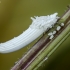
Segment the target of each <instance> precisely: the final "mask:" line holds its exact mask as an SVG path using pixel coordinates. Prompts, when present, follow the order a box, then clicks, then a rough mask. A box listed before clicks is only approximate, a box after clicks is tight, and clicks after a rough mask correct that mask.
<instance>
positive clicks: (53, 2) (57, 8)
mask: <svg viewBox="0 0 70 70" xmlns="http://www.w3.org/2000/svg"><path fill="white" fill-rule="evenodd" d="M69 4H70V0H0V42H5V41H7V40H9V39H11V38H13V37H15V36H18V35H19V34H21V33H22V32H23V31H24V30H26V29H27V28H28V26H29V25H30V24H31V22H32V21H31V19H30V17H33V16H45V15H48V14H53V13H55V12H58V13H59V14H58V15H59V16H61V15H62V14H63V13H64V12H65V10H66V9H67V8H66V6H67V5H69ZM69 42H70V37H68V39H67V40H66V41H65V42H64V43H63V44H62V45H61V46H60V47H59V48H58V49H57V50H56V51H55V52H54V53H53V54H52V56H51V57H50V58H49V59H48V61H46V62H45V65H43V66H41V69H39V70H70V43H69ZM32 44H33V43H32ZM32 44H30V45H28V46H27V47H24V48H23V49H21V50H18V51H16V52H13V53H8V54H1V53H0V70H10V69H11V67H12V66H13V65H14V63H15V62H16V61H17V60H19V58H21V57H22V55H23V54H24V53H25V52H26V51H27V50H28V47H30V46H31V45H32Z"/></svg>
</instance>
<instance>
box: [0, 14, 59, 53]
mask: <svg viewBox="0 0 70 70" xmlns="http://www.w3.org/2000/svg"><path fill="white" fill-rule="evenodd" d="M58 18H59V17H58V16H57V13H54V14H52V15H50V16H49V15H48V16H40V17H38V16H36V17H35V18H32V17H31V19H32V24H31V25H30V26H29V28H28V29H27V30H25V31H24V32H23V33H22V34H20V35H19V36H17V37H15V38H13V39H11V40H9V41H6V42H4V43H0V53H9V52H13V51H16V50H19V49H21V48H23V47H24V46H26V45H28V44H29V43H31V42H32V41H34V40H35V39H36V38H38V37H39V36H40V35H41V34H43V32H45V31H46V30H48V28H52V26H53V25H54V24H55V23H56V21H57V19H58Z"/></svg>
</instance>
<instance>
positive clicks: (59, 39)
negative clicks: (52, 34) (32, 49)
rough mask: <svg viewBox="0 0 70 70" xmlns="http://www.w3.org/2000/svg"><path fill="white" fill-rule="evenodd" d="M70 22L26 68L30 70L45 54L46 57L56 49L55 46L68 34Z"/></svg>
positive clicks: (69, 32)
mask: <svg viewBox="0 0 70 70" xmlns="http://www.w3.org/2000/svg"><path fill="white" fill-rule="evenodd" d="M69 34H70V24H69V25H68V26H67V27H66V28H65V30H64V31H63V32H62V33H61V34H60V35H59V36H58V37H57V38H56V39H55V40H54V41H53V42H52V43H51V44H50V45H49V46H48V47H47V48H46V49H45V50H44V51H43V52H42V53H41V54H40V55H39V56H38V57H37V58H36V59H35V60H34V61H33V62H32V63H31V65H30V66H29V67H28V68H27V70H32V69H33V68H34V67H36V65H37V64H38V63H40V62H41V61H42V60H43V59H44V58H45V57H46V56H47V58H48V57H49V56H50V55H51V54H52V53H53V52H54V51H55V50H56V48H57V47H58V46H59V45H60V44H61V43H62V42H63V41H64V40H65V39H66V38H67V37H68V36H69Z"/></svg>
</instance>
